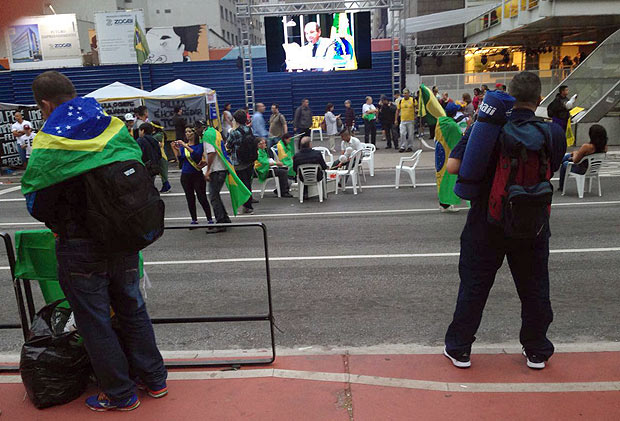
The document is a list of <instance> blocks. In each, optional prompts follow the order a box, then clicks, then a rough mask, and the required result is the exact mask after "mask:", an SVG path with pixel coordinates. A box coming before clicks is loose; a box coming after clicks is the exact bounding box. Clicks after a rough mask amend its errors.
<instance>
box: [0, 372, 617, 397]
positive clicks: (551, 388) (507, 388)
mask: <svg viewBox="0 0 620 421" xmlns="http://www.w3.org/2000/svg"><path fill="white" fill-rule="evenodd" d="M256 378H277V379H294V380H309V381H322V382H334V383H351V384H361V385H368V386H382V387H396V388H402V389H416V390H431V391H441V392H462V393H559V392H564V393H566V392H615V391H618V390H620V381H615V382H614V381H608V382H566V383H490V382H488V383H463V382H456V383H455V382H443V381H432V380H417V379H405V378H394V377H379V376H368V375H360V374H348V373H328V372H320V371H302V370H285V369H278V368H259V369H244V370H235V371H170V372H169V373H168V380H169V381H175V380H185V381H186V380H224V379H256ZM15 383H21V378H20V376H0V384H15Z"/></svg>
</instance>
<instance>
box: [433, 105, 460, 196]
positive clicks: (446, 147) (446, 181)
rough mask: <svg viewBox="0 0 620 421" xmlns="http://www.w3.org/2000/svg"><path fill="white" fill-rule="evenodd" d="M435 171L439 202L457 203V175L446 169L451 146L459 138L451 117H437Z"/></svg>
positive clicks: (456, 127) (457, 127)
mask: <svg viewBox="0 0 620 421" xmlns="http://www.w3.org/2000/svg"><path fill="white" fill-rule="evenodd" d="M435 139H437V140H436V142H435V171H436V176H437V196H438V197H439V203H442V204H445V205H458V204H459V203H461V198H460V197H458V196H457V195H456V194H455V193H454V186H455V185H456V179H457V175H455V174H449V173H448V171H446V166H447V164H448V157H449V156H450V152H452V148H454V147H455V146H456V144H457V143H459V140H461V129H460V128H459V125H458V124H457V123H456V121H454V119H453V118H452V117H446V116H443V117H439V120H438V123H437V128H436V129H435Z"/></svg>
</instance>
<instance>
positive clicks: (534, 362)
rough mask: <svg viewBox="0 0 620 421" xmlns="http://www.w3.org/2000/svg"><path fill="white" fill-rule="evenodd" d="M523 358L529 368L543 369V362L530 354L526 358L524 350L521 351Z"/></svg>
mask: <svg viewBox="0 0 620 421" xmlns="http://www.w3.org/2000/svg"><path fill="white" fill-rule="evenodd" d="M523 356H524V357H525V359H526V361H527V366H528V367H529V368H533V369H534V370H542V369H543V368H545V360H543V359H541V358H539V357H538V356H537V355H535V354H532V355H530V356H528V355H527V353H526V352H525V350H523Z"/></svg>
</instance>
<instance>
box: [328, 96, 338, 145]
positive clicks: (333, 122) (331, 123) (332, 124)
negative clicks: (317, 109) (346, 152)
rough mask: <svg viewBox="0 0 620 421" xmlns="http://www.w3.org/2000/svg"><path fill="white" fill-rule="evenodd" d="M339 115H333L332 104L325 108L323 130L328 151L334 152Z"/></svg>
mask: <svg viewBox="0 0 620 421" xmlns="http://www.w3.org/2000/svg"><path fill="white" fill-rule="evenodd" d="M339 118H340V114H338V115H334V104H332V103H331V102H330V103H329V104H327V106H326V107H325V128H326V132H327V133H326V134H327V141H328V143H329V150H330V151H332V152H336V135H337V134H338V119H339Z"/></svg>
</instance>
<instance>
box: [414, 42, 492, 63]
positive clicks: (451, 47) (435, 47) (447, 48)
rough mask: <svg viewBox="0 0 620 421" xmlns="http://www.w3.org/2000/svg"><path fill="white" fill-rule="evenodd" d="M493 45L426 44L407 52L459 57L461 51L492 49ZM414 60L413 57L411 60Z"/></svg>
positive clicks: (482, 43)
mask: <svg viewBox="0 0 620 421" xmlns="http://www.w3.org/2000/svg"><path fill="white" fill-rule="evenodd" d="M494 46H495V43H493V42H479V43H476V44H467V43H454V44H427V45H416V46H408V48H407V52H408V53H414V55H416V56H419V55H424V56H456V55H460V54H461V53H462V51H463V50H466V49H468V48H486V47H494ZM413 60H415V57H414V58H413Z"/></svg>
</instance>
